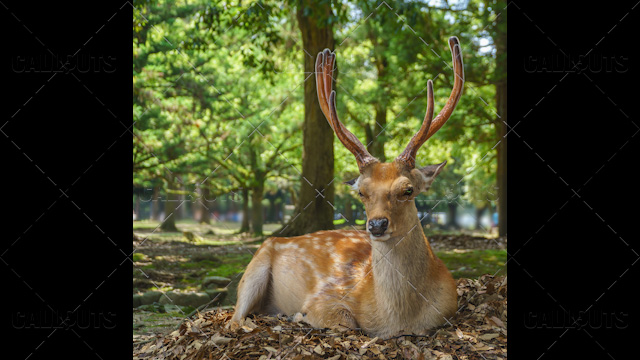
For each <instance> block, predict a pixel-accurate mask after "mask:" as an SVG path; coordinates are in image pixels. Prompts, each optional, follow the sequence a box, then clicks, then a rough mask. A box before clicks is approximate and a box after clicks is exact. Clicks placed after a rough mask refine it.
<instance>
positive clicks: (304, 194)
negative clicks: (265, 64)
mask: <svg viewBox="0 0 640 360" xmlns="http://www.w3.org/2000/svg"><path fill="white" fill-rule="evenodd" d="M296 18H297V20H298V27H299V28H300V33H301V34H302V47H303V48H304V50H305V53H306V56H304V71H305V74H309V76H310V79H308V80H307V81H305V83H304V125H303V135H302V136H303V152H302V174H301V184H302V185H301V187H300V192H299V194H298V203H297V206H296V213H297V214H296V216H295V217H294V218H293V219H292V221H291V222H290V223H289V224H287V225H286V226H285V227H284V228H283V229H282V231H280V232H277V234H278V235H279V236H295V235H301V234H306V233H309V232H313V231H318V230H327V229H333V205H332V204H333V202H334V193H335V190H334V188H333V180H334V176H333V174H334V164H333V138H334V134H333V131H332V130H331V127H330V126H329V124H328V123H327V120H326V119H325V117H324V114H323V113H322V110H321V109H320V104H319V102H318V95H317V93H316V81H315V76H312V75H313V74H314V73H315V62H316V59H315V55H316V54H318V53H319V52H320V51H322V50H324V49H326V48H329V49H333V47H334V38H333V26H332V25H331V20H332V19H333V12H332V10H331V3H330V2H329V1H326V2H322V3H320V2H313V1H307V0H302V1H300V2H299V3H298V8H297V9H296Z"/></svg>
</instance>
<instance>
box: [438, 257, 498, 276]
mask: <svg viewBox="0 0 640 360" xmlns="http://www.w3.org/2000/svg"><path fill="white" fill-rule="evenodd" d="M436 254H437V255H438V257H439V258H440V259H441V260H442V261H443V262H444V263H445V265H446V266H447V268H448V269H449V270H450V271H451V274H452V275H453V277H454V278H456V279H457V278H477V277H479V276H480V275H484V274H491V275H493V274H495V273H496V272H497V271H498V270H500V272H499V273H498V275H506V274H507V267H506V266H505V264H506V262H507V251H506V250H452V251H441V252H437V253H436Z"/></svg>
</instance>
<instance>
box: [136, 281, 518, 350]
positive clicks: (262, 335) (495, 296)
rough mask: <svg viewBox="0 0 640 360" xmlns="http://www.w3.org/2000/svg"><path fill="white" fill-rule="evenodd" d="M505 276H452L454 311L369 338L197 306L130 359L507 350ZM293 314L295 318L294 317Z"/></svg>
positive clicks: (281, 318) (139, 347)
mask: <svg viewBox="0 0 640 360" xmlns="http://www.w3.org/2000/svg"><path fill="white" fill-rule="evenodd" d="M506 291H507V279H506V277H495V278H494V277H492V276H489V275H485V276H482V277H480V278H479V279H460V280H458V295H459V299H458V306H459V308H460V311H459V313H458V314H457V315H456V316H455V317H454V318H453V319H451V320H450V322H451V324H452V325H453V326H452V325H447V326H444V327H441V328H439V329H433V330H432V331H431V332H430V333H429V334H428V335H426V336H418V335H399V336H396V337H393V338H391V339H387V340H384V339H379V338H377V337H376V338H370V337H368V336H366V335H365V334H364V333H362V332H361V331H357V330H348V331H339V330H337V329H336V330H328V329H311V328H309V326H308V325H307V324H305V323H304V322H300V321H299V322H295V321H293V322H292V321H288V319H287V318H286V317H284V316H278V317H276V316H263V315H261V316H253V317H249V318H247V319H245V321H244V322H243V323H242V326H241V327H238V328H236V329H233V330H232V329H228V328H226V324H227V323H228V322H229V320H230V319H231V317H232V316H233V312H232V311H229V310H216V311H212V312H207V313H204V314H201V313H197V314H196V315H195V316H193V317H192V318H191V319H189V320H187V321H184V322H183V323H182V325H180V328H179V329H178V330H176V331H174V332H173V333H171V334H168V335H164V336H162V335H159V336H157V337H156V338H150V339H148V340H145V341H144V342H141V343H139V344H134V353H133V358H134V359H180V360H192V359H193V360H199V359H219V358H225V359H226V358H227V357H228V358H230V359H245V358H256V359H260V360H268V359H285V358H286V359H331V360H338V359H397V358H412V359H428V360H448V359H449V360H453V359H465V360H483V359H487V360H488V359H506V358H507V347H506V346H507V298H506V295H507V294H506ZM296 320H300V319H299V318H298V319H296Z"/></svg>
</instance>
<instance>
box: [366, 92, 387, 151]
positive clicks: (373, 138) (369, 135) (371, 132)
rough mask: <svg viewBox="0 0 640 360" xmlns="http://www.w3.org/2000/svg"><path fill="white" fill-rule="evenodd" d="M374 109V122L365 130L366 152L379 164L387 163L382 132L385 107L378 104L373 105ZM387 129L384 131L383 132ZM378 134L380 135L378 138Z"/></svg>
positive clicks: (385, 116)
mask: <svg viewBox="0 0 640 360" xmlns="http://www.w3.org/2000/svg"><path fill="white" fill-rule="evenodd" d="M375 109H376V117H375V119H376V121H375V122H374V123H373V124H371V126H370V127H369V128H368V129H365V134H366V140H367V143H366V145H367V150H368V151H369V153H370V154H371V155H373V157H375V158H377V159H378V160H380V161H381V162H385V161H387V158H386V156H385V155H384V143H385V133H384V132H383V133H382V134H380V132H382V129H384V128H385V127H386V126H387V106H386V104H383V103H379V104H376V105H375ZM387 130H388V129H385V132H386V131H387ZM378 134H380V135H379V136H378Z"/></svg>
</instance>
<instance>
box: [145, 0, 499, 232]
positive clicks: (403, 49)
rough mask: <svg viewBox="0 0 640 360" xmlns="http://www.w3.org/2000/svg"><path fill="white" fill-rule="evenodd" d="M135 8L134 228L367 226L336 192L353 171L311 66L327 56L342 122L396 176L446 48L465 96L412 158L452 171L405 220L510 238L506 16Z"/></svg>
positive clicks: (262, 7)
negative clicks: (457, 55) (327, 52)
mask: <svg viewBox="0 0 640 360" xmlns="http://www.w3.org/2000/svg"><path fill="white" fill-rule="evenodd" d="M134 3H135V4H134V5H135V6H136V10H135V11H134V19H133V25H134V29H133V90H134V97H133V118H134V121H135V124H134V128H133V132H134V134H135V136H134V139H133V140H134V141H133V142H134V143H133V145H134V147H133V219H134V224H135V223H139V226H138V228H155V227H156V225H158V226H160V228H159V229H157V230H158V232H161V231H165V232H172V231H173V232H175V231H179V229H178V228H179V227H180V224H181V223H185V224H194V223H198V224H218V225H220V226H218V227H216V228H215V229H214V230H212V232H215V230H216V229H219V231H220V232H223V233H244V232H246V233H249V234H252V235H258V236H259V235H263V234H265V235H269V234H271V233H274V232H275V233H274V235H276V233H277V234H280V235H296V234H302V233H308V232H311V231H315V230H320V229H328V228H334V227H337V228H339V227H342V226H359V225H362V224H364V219H365V218H366V215H365V214H364V209H363V206H362V204H361V202H360V201H359V199H358V197H357V194H354V193H353V191H352V190H351V189H350V187H349V186H347V185H343V184H342V182H344V181H347V180H350V179H352V178H354V177H356V176H357V174H358V170H357V166H356V162H355V160H354V158H353V156H352V155H351V153H349V152H348V151H347V150H346V149H345V148H344V147H343V146H342V144H341V143H340V142H339V141H335V140H334V137H335V135H334V134H333V132H332V131H331V128H330V127H329V124H328V123H327V121H326V119H325V118H324V115H323V114H322V113H321V112H320V108H319V106H318V102H317V95H316V89H315V76H313V75H314V74H313V71H314V69H313V63H314V62H315V55H316V54H317V53H318V52H319V51H321V50H322V49H324V48H330V49H332V50H335V51H336V54H337V64H338V65H337V67H338V72H339V75H338V77H337V83H336V90H337V104H338V113H339V114H340V117H341V119H342V121H343V122H344V123H345V125H346V126H347V127H348V128H349V129H350V130H351V131H352V132H353V133H354V134H355V135H356V136H358V138H359V139H361V141H362V142H363V143H364V144H367V147H368V149H369V151H370V152H371V153H372V154H373V155H374V156H376V157H378V158H380V159H381V160H383V161H384V160H387V161H391V160H393V158H395V157H396V156H397V155H398V154H399V153H400V152H401V151H402V149H404V147H405V146H406V144H407V142H408V141H409V139H410V138H411V136H413V134H414V133H415V132H416V131H417V130H418V129H419V127H420V124H421V123H422V120H423V117H424V112H425V109H426V84H427V80H428V79H433V81H434V88H435V100H436V109H435V111H436V113H437V112H438V111H439V110H440V109H441V108H442V106H443V105H444V103H445V102H446V100H447V98H448V96H449V94H450V92H451V89H452V87H453V71H452V63H451V54H450V52H449V48H448V45H447V39H448V38H449V37H450V36H452V35H455V36H458V37H459V39H460V43H461V45H462V53H463V56H464V67H465V69H464V70H465V75H466V83H465V88H464V93H463V95H462V98H461V100H460V103H459V104H458V106H457V108H456V110H455V111H454V113H453V116H452V117H451V118H450V119H449V121H448V122H447V124H446V125H445V126H444V127H443V129H442V130H441V131H439V132H438V133H437V135H436V136H434V138H433V139H431V140H430V141H429V142H428V143H427V144H426V145H425V147H423V148H422V149H421V151H419V152H418V158H417V163H418V164H419V165H427V164H433V163H439V162H442V161H444V160H446V161H447V166H446V168H445V171H443V173H442V174H441V175H440V176H439V177H438V180H437V181H436V182H435V185H434V187H433V188H432V190H431V191H430V193H428V194H426V195H425V194H423V195H421V196H420V197H418V199H417V202H416V204H417V207H418V210H419V212H420V216H421V218H422V222H423V225H424V226H425V227H426V228H427V229H434V230H435V229H447V230H458V229H476V230H479V231H481V232H484V233H493V234H495V235H497V234H498V232H499V233H500V235H505V234H506V206H507V204H506V138H503V136H504V135H505V134H506V129H505V128H506V126H505V125H504V122H503V121H506V14H501V13H500V10H501V9H502V8H504V6H505V5H506V4H503V3H500V2H496V1H476V0H469V1H456V2H453V1H431V0H425V1H387V2H376V1H357V0H356V1H336V0H333V1H317V2H309V1H292V2H286V1H283V2H279V1H264V2H262V1H258V2H252V1H237V2H234V1H231V2H225V1H215V0H214V1H210V0H207V1H204V0H188V1H164V0H146V1H135V2H134ZM499 114H500V115H499ZM501 140H502V141H501ZM176 224H178V225H176ZM134 227H135V226H134Z"/></svg>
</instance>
